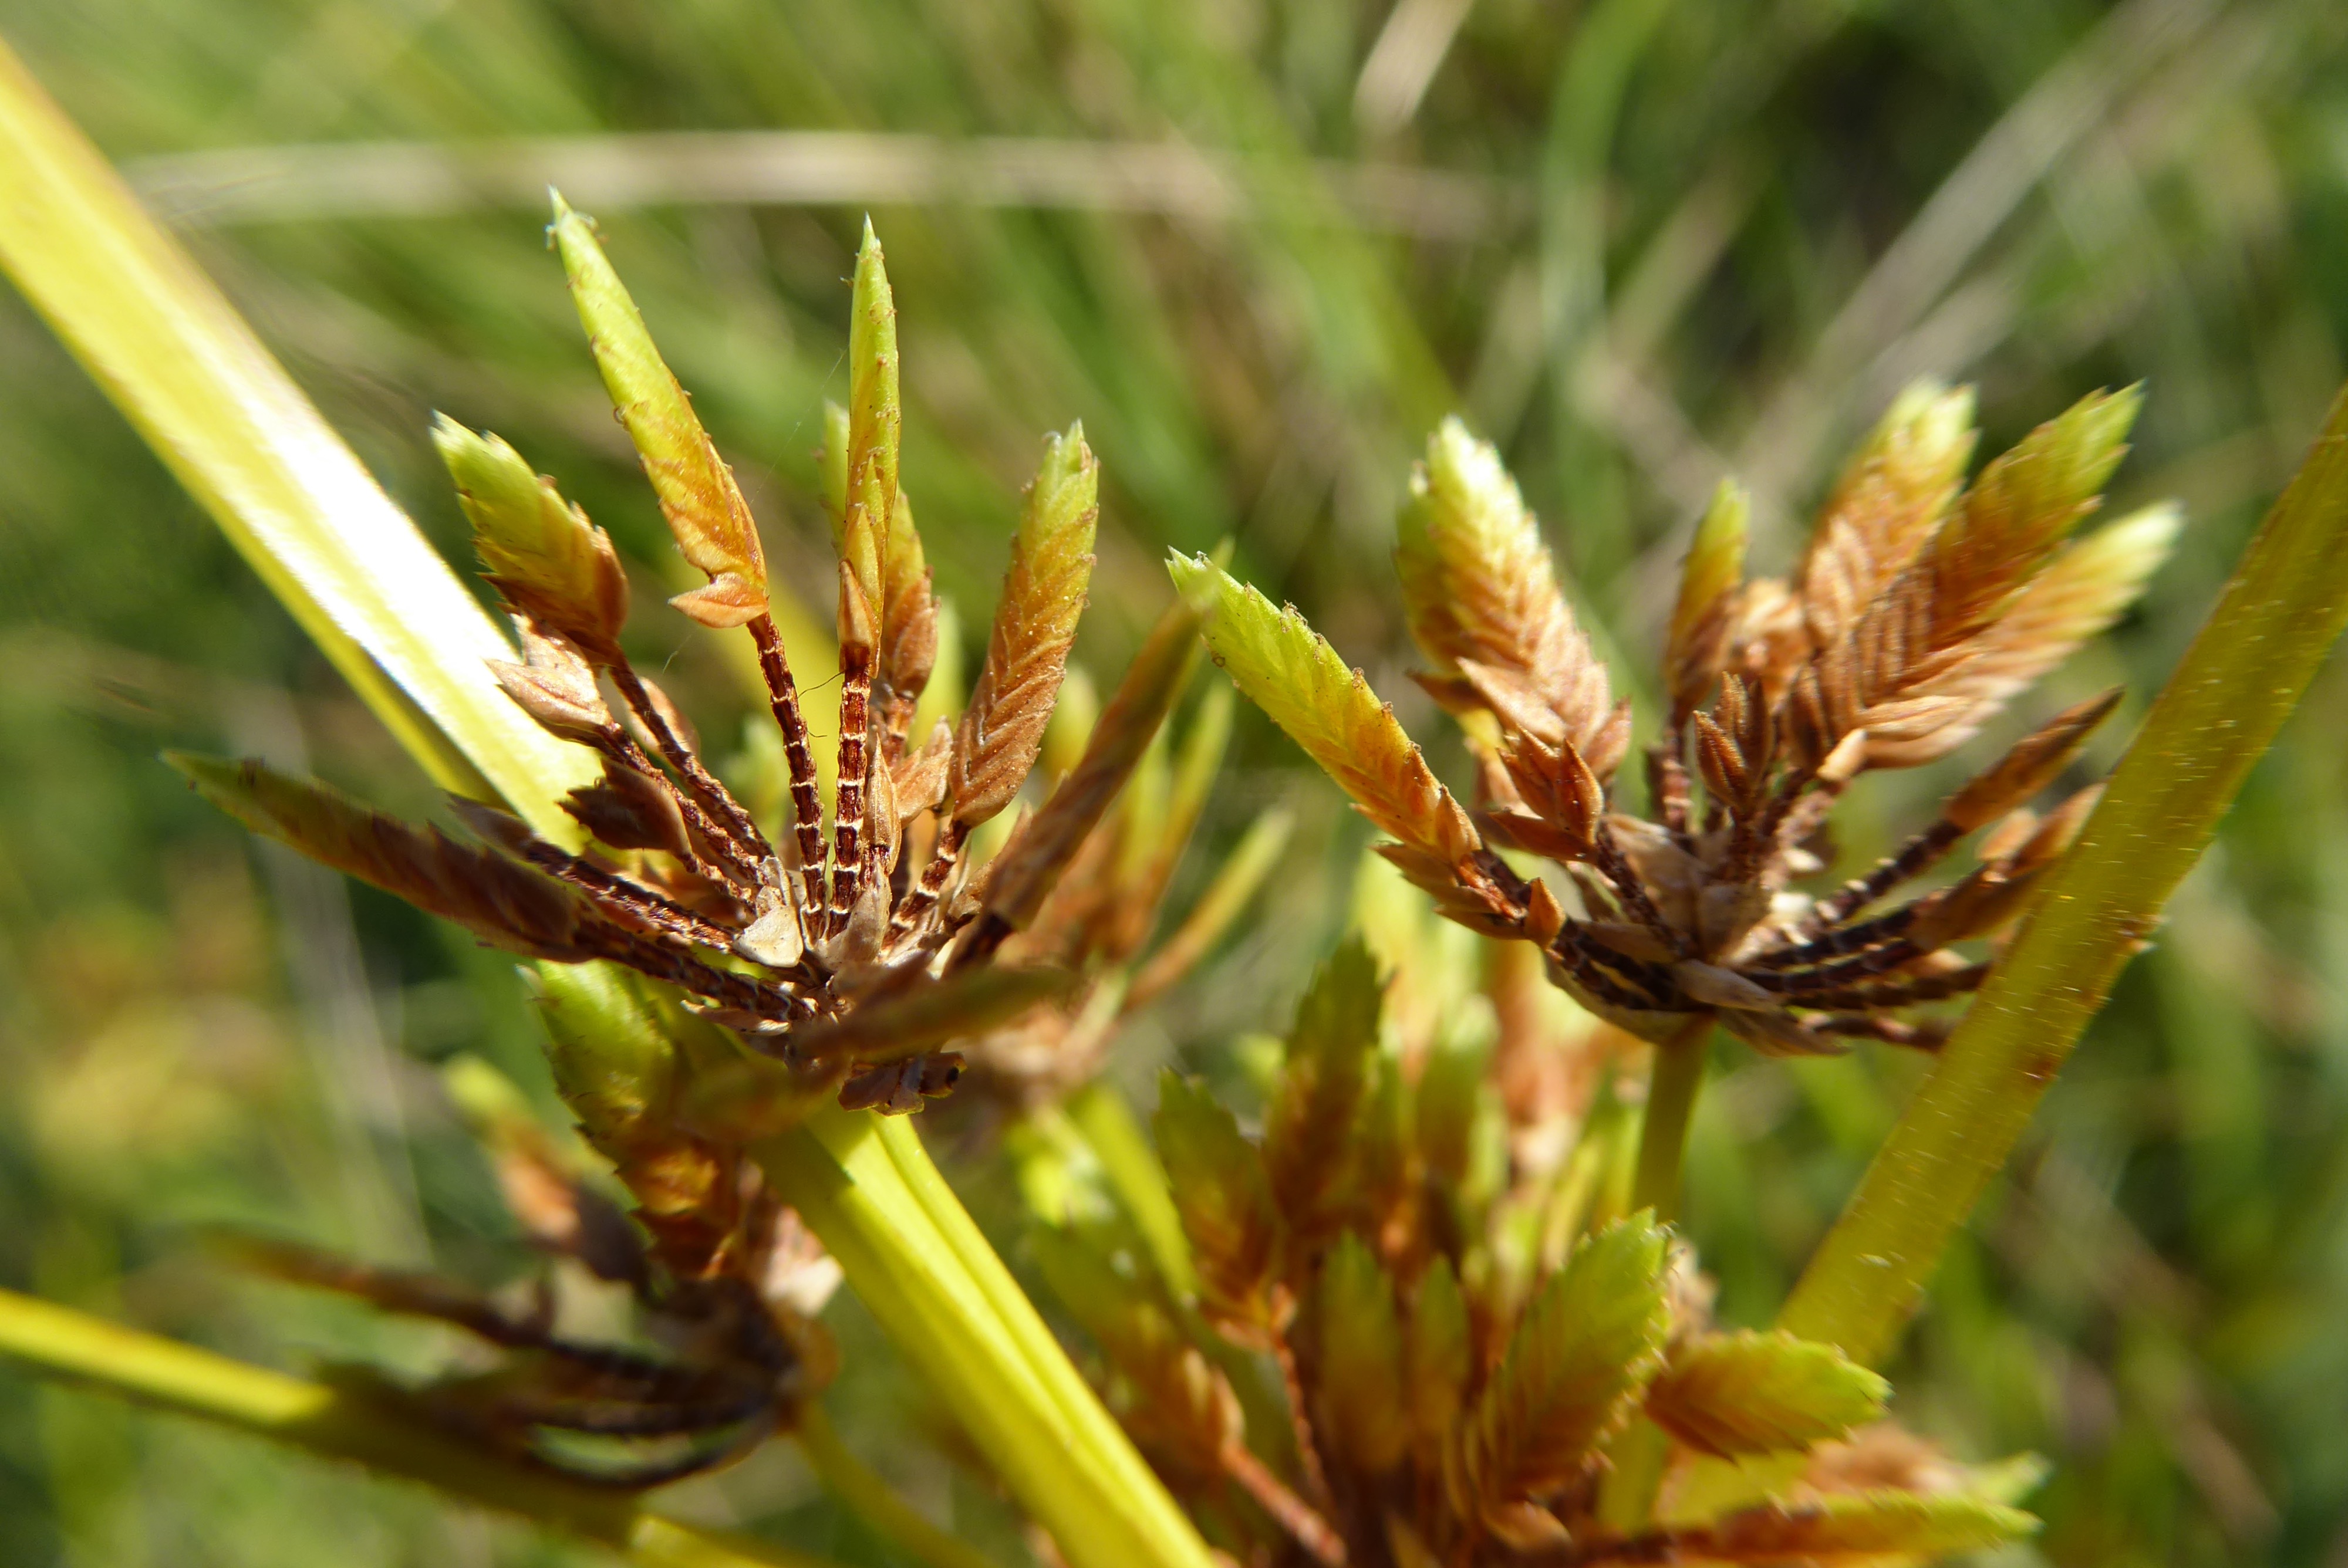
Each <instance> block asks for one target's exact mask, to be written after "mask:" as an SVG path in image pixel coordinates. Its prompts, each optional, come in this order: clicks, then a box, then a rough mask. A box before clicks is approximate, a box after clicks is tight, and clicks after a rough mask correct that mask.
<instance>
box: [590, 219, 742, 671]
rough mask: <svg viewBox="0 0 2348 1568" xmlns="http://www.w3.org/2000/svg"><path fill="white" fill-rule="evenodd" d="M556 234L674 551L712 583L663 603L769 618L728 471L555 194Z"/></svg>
mask: <svg viewBox="0 0 2348 1568" xmlns="http://www.w3.org/2000/svg"><path fill="white" fill-rule="evenodd" d="M553 234H554V244H555V248H556V249H557V250H558V251H561V253H562V269H563V272H564V273H565V274H566V275H567V276H568V277H569V278H570V280H571V293H572V300H573V302H575V303H576V304H577V305H578V307H579V321H580V323H581V324H582V326H584V327H585V328H586V329H587V342H588V344H589V346H590V347H592V349H593V350H594V352H595V365H596V368H597V369H598V370H600V371H602V373H603V386H604V388H605V390H606V391H608V392H609V393H610V394H611V395H612V406H613V409H615V410H617V411H618V413H619V415H620V423H621V424H622V425H625V426H626V427H627V432H628V438H629V439H630V440H631V441H633V442H634V443H635V446H636V455H637V456H639V457H640V458H642V459H643V461H644V476H645V477H647V478H649V479H650V480H651V481H652V485H653V493H654V495H656V496H658V497H660V506H661V513H662V515H663V516H664V517H665V518H667V519H668V526H669V531H670V532H671V533H672V534H674V535H675V536H676V545H677V548H678V549H680V550H682V551H683V552H684V553H685V559H686V560H689V561H691V562H692V563H693V564H694V565H695V566H696V567H699V568H700V569H702V570H703V571H705V572H706V573H708V574H709V579H710V580H709V586H708V587H707V588H702V589H695V590H694V591H693V592H691V593H685V594H679V595H678V596H677V597H676V598H675V599H674V600H670V601H669V602H670V603H672V604H675V606H676V607H677V608H678V609H679V610H684V611H685V613H686V614H687V615H690V616H692V617H693V618H694V619H695V620H698V621H700V622H701V623H702V624H703V625H705V626H713V627H721V628H722V627H728V626H739V625H741V624H742V623H743V622H745V621H747V620H756V619H757V617H759V616H761V615H764V614H765V613H766V612H767V562H766V558H765V556H764V555H763V554H762V553H761V551H760V549H759V547H758V528H757V524H756V523H755V522H753V521H752V520H751V518H750V507H749V505H748V503H747V502H745V501H744V500H743V499H742V492H741V490H740V488H739V487H736V484H735V483H734V474H733V471H732V470H731V469H729V468H727V467H726V464H725V463H724V462H723V461H722V460H721V459H720V458H719V457H718V456H717V448H716V446H714V445H712V444H711V442H710V439H709V435H708V432H706V431H705V430H704V429H702V427H701V419H700V416H699V415H696V414H695V413H694V411H693V400H692V399H691V398H689V397H687V396H685V388H683V387H681V386H679V385H678V384H677V383H676V377H675V375H673V374H670V372H669V368H668V365H667V364H666V363H665V362H664V361H663V360H662V358H661V356H660V350H659V349H657V348H655V347H654V345H653V338H652V333H650V332H649V331H647V330H646V329H645V326H644V317H643V316H642V315H641V314H639V313H637V311H636V302H635V301H633V300H632V299H630V298H629V297H628V291H627V289H626V288H625V286H623V284H622V283H621V282H620V275H619V274H618V273H617V272H613V270H612V263H611V261H610V259H609V258H607V257H606V256H605V255H604V254H603V247H602V245H601V244H600V243H598V242H597V241H596V239H595V231H594V226H593V225H592V223H591V222H590V221H589V220H587V219H585V218H583V217H582V216H581V215H580V214H578V213H576V212H573V211H572V210H571V208H570V205H569V204H568V203H567V202H565V201H564V200H562V198H561V196H559V195H558V196H556V197H555V198H554V224H553Z"/></svg>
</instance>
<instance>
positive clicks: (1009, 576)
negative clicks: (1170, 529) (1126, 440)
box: [946, 425, 1100, 829]
mask: <svg viewBox="0 0 2348 1568" xmlns="http://www.w3.org/2000/svg"><path fill="white" fill-rule="evenodd" d="M1099 494H1100V467H1099V465H1098V464H1097V462H1096V461H1095V460H1094V458H1093V455H1092V451H1091V449H1090V448H1089V447H1087V446H1086V445H1085V438H1084V429H1083V427H1082V426H1081V425H1075V426H1071V427H1070V428H1069V431H1068V433H1067V434H1066V436H1051V437H1049V438H1047V440H1046V442H1045V454H1044V465H1043V467H1042V468H1041V469H1039V470H1038V471H1037V473H1036V476H1035V483H1034V484H1032V485H1030V486H1029V487H1028V489H1027V504H1026V507H1025V513H1024V515H1023V516H1022V517H1021V518H1020V523H1019V533H1018V537H1017V538H1014V540H1013V541H1012V546H1011V565H1010V567H1009V569H1007V570H1006V571H1005V572H1004V577H1003V596H1002V598H1001V599H1000V600H997V601H996V603H995V607H994V630H993V631H992V632H991V633H990V635H989V636H988V638H987V644H986V663H985V665H984V666H983V668H982V669H981V670H980V671H979V676H978V682H977V684H976V685H975V686H973V688H972V690H971V697H970V706H969V707H968V708H966V709H964V710H963V716H962V725H961V728H960V729H959V730H957V731H956V733H955V734H954V752H953V768H952V771H951V774H950V775H949V779H948V783H947V786H946V793H947V796H948V799H949V801H950V803H951V805H952V809H953V820H954V821H955V822H956V823H957V824H958V825H961V826H962V827H963V828H965V829H967V828H970V827H974V826H976V825H978V824H980V823H982V822H984V821H985V820H986V819H987V818H989V817H991V816H993V815H994V814H995V813H997V812H999V811H1001V810H1002V809H1003V808H1004V806H1006V805H1008V804H1011V797H1012V796H1013V795H1014V794H1017V793H1018V790H1019V786H1020V784H1022V783H1023V782H1024V781H1025V779H1026V777H1027V774H1028V771H1029V770H1030V769H1031V768H1033V767H1034V766H1035V753H1037V751H1039V750H1040V749H1041V748H1042V746H1043V743H1044V727H1045V723H1047V722H1048V721H1049V720H1050V718H1051V716H1052V706H1053V703H1054V702H1055V701H1056V699H1057V697H1058V695H1059V691H1060V680H1061V676H1062V675H1063V674H1064V673H1065V671H1066V669H1067V662H1068V648H1069V646H1070V644H1071V643H1073V642H1074V641H1075V640H1076V618H1077V617H1078V616H1079V615H1080V614H1082V613H1083V610H1084V607H1085V592H1086V587H1087V585H1088V584H1089V583H1090V582H1091V580H1092V567H1093V557H1092V548H1093V531H1094V527H1095V525H1096V523H1097V520H1098V518H1099V516H1100V507H1099Z"/></svg>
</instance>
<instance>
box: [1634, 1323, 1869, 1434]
mask: <svg viewBox="0 0 2348 1568" xmlns="http://www.w3.org/2000/svg"><path fill="white" fill-rule="evenodd" d="M1889 1396H1890V1385H1889V1384H1887V1383H1886V1382H1884V1380H1883V1379H1882V1378H1880V1377H1879V1376H1877V1375H1876V1374H1875V1373H1873V1372H1871V1371H1869V1370H1868V1369H1867V1368H1864V1367H1860V1366H1857V1365H1854V1364H1853V1363H1852V1362H1850V1361H1848V1360H1845V1359H1844V1358H1843V1356H1842V1353H1841V1352H1840V1351H1838V1350H1837V1349H1836V1348H1834V1347H1833V1346H1831V1345H1820V1344H1818V1343H1816V1342H1814V1341H1811V1340H1807V1339H1797V1338H1795V1337H1793V1336H1792V1335H1790V1334H1787V1333H1786V1332H1785V1331H1784V1330H1782V1329H1780V1330H1778V1331H1776V1332H1775V1333H1768V1334H1761V1333H1756V1332H1755V1331H1753V1330H1752V1329H1749V1328H1748V1329H1744V1330H1740V1331H1739V1332H1737V1333H1735V1334H1704V1335H1699V1336H1697V1337H1694V1338H1693V1339H1690V1340H1688V1341H1686V1342H1684V1343H1683V1344H1681V1345H1679V1346H1676V1347H1674V1348H1673V1351H1672V1354H1671V1359H1670V1361H1669V1362H1668V1363H1667V1364H1666V1365H1665V1366H1664V1368H1663V1371H1662V1372H1661V1373H1659V1374H1658V1375H1657V1376H1656V1378H1655V1380H1654V1381H1653V1383H1651V1384H1649V1385H1648V1387H1647V1414H1648V1415H1649V1416H1650V1417H1652V1418H1653V1420H1654V1422H1655V1424H1656V1425H1657V1426H1660V1427H1662V1428H1663V1430H1665V1431H1667V1432H1669V1433H1671V1434H1672V1436H1673V1437H1674V1438H1676V1439H1678V1440H1680V1441H1681V1442H1683V1443H1685V1444H1687V1445H1688V1446H1689V1447H1690V1448H1694V1449H1701V1450H1704V1452H1706V1453H1709V1454H1716V1455H1718V1456H1720V1457H1722V1458H1729V1457H1733V1456H1735V1455H1738V1454H1766V1453H1781V1452H1786V1451H1788V1450H1803V1449H1808V1448H1810V1447H1812V1446H1814V1445H1815V1444H1818V1443H1822V1442H1826V1441H1828V1440H1833V1439H1837V1438H1840V1437H1843V1436H1845V1435H1847V1434H1848V1433H1849V1431H1850V1430H1851V1429H1852V1428H1853V1427H1856V1426H1859V1425H1860V1424H1862V1423H1863V1422H1867V1421H1871V1420H1874V1419H1876V1418H1878V1417H1879V1416H1880V1415H1882V1413H1883V1401H1884V1400H1885V1399H1886V1398H1888V1397H1889Z"/></svg>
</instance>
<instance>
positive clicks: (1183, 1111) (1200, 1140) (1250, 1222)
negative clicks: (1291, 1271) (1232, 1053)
mask: <svg viewBox="0 0 2348 1568" xmlns="http://www.w3.org/2000/svg"><path fill="white" fill-rule="evenodd" d="M1153 1125H1154V1127H1155V1130H1156V1132H1157V1134H1158V1153H1159V1158H1160V1159H1162V1160H1164V1161H1165V1163H1166V1176H1167V1180H1168V1181H1169V1184H1171V1185H1172V1188H1173V1192H1174V1206H1175V1208H1176V1209H1178V1210H1179V1211H1180V1213H1181V1215H1182V1233H1183V1234H1184V1235H1187V1236H1189V1238H1190V1254H1191V1257H1192V1260H1193V1261H1194V1262H1195V1263H1196V1265H1197V1266H1198V1271H1199V1296H1200V1306H1201V1307H1203V1308H1204V1309H1205V1310H1206V1312H1207V1314H1208V1316H1209V1317H1213V1318H1215V1319H1216V1320H1217V1322H1218V1324H1219V1326H1223V1327H1226V1329H1227V1331H1232V1332H1235V1334H1236V1337H1240V1338H1241V1339H1243V1340H1252V1339H1255V1338H1260V1337H1262V1334H1263V1333H1264V1332H1265V1331H1268V1330H1269V1329H1271V1328H1272V1327H1274V1320H1273V1305H1272V1299H1271V1296H1270V1291H1271V1287H1272V1267H1273V1264H1274V1262H1275V1258H1276V1254H1277V1250H1278V1246H1279V1240H1280V1218H1279V1214H1278V1212H1277V1211H1276V1210H1275V1209H1274V1208H1273V1206H1272V1185H1271V1184H1270V1183H1269V1182H1268V1181H1266V1180H1265V1178H1264V1172H1263V1162H1262V1159H1261V1158H1259V1157H1258V1155H1257V1153H1256V1151H1255V1146H1254V1145H1253V1144H1251V1143H1249V1142H1248V1141H1247V1140H1246V1139H1245V1138H1242V1137H1241V1136H1240V1127H1239V1122H1238V1121H1237V1120H1236V1119H1235V1118H1233V1116H1232V1115H1231V1112H1229V1111H1228V1110H1226V1109H1225V1108H1224V1107H1223V1106H1222V1105H1220V1103H1218V1102H1216V1100H1215V1098H1214V1096H1213V1095H1211V1094H1210V1093H1208V1092H1207V1089H1206V1086H1205V1085H1204V1084H1201V1083H1199V1082H1196V1081H1191V1080H1186V1079H1183V1078H1181V1077H1179V1076H1177V1075H1176V1074H1175V1073H1173V1072H1170V1071H1169V1072H1166V1073H1163V1074H1161V1075H1160V1076H1159V1081H1158V1115H1157V1117H1156V1120H1155V1122H1154V1123H1153Z"/></svg>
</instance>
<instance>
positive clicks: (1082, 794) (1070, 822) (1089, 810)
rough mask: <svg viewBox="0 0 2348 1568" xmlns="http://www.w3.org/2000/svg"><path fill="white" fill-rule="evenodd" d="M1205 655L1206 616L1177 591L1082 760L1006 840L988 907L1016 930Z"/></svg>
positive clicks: (1030, 914)
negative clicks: (1201, 636) (1203, 621)
mask: <svg viewBox="0 0 2348 1568" xmlns="http://www.w3.org/2000/svg"><path fill="white" fill-rule="evenodd" d="M1198 661H1199V617H1198V614H1197V612H1196V611H1194V610H1191V608H1190V607H1189V605H1188V604H1187V603H1185V602H1183V600H1181V599H1180V598H1179V597H1178V598H1177V599H1176V600H1175V601H1174V602H1173V603H1172V604H1171V605H1169V606H1168V607H1167V609H1166V610H1165V611H1164V613H1162V614H1161V615H1159V618H1158V624H1157V625H1156V626H1155V627H1153V628H1151V629H1150V632H1149V636H1148V639H1147V640H1146V641H1144V642H1143V643H1142V645H1141V650H1140V651H1139V652H1138V653H1136V654H1135V655H1134V659H1133V662H1132V664H1131V665H1129V666H1128V668H1127V670H1126V672H1125V678H1124V679H1123V680H1122V681H1120V682H1117V690H1116V691H1115V692H1112V693H1111V694H1110V696H1109V700H1108V704H1107V706H1106V707H1104V708H1103V709H1102V710H1101V712H1100V717H1099V718H1098V719H1097V721H1096V722H1095V723H1094V724H1093V733H1092V735H1091V737H1090V738H1089V739H1088V740H1087V741H1086V743H1085V750H1084V754H1083V755H1082V756H1081V757H1079V758H1078V759H1077V761H1076V766H1075V767H1073V768H1071V769H1070V770H1069V771H1068V775H1067V776H1066V778H1064V779H1062V780H1061V781H1060V783H1059V785H1058V787H1057V788H1056V789H1054V790H1053V792H1052V795H1051V798H1050V799H1048V800H1046V801H1045V803H1044V804H1043V806H1042V808H1041V809H1040V810H1038V811H1037V812H1036V813H1035V815H1034V816H1032V817H1030V818H1028V820H1027V822H1026V824H1025V825H1024V826H1022V827H1021V828H1020V830H1019V835H1018V836H1017V837H1016V838H1015V839H1014V840H1013V841H1012V842H1011V843H1010V844H1009V845H1005V846H1004V851H1003V853H1002V855H1001V856H999V857H998V859H997V861H996V864H995V866H994V873H993V875H992V876H991V877H990V879H989V882H988V886H987V893H986V907H987V909H988V912H989V913H991V914H993V915H995V916H997V917H1000V918H1001V919H1002V920H1003V921H1004V923H1005V924H1006V925H1008V926H1010V927H1013V928H1014V929H1022V928H1025V927H1026V926H1027V924H1028V923H1029V922H1030V921H1032V920H1034V919H1035V914H1036V911H1037V910H1038V909H1040V908H1042V907H1043V904H1044V899H1045V896H1046V895H1048V894H1049V893H1050V892H1051V890H1052V887H1053V885H1054V883H1055V881H1056V879H1057V877H1058V876H1059V875H1060V873H1061V872H1062V871H1063V870H1064V869H1066V866H1068V864H1069V862H1070V861H1071V860H1072V859H1073V858H1074V856H1076V851H1077V849H1078V848H1079V847H1080V846H1081V845H1084V844H1085V843H1086V841H1087V839H1089V838H1090V837H1091V836H1092V833H1093V829H1094V828H1095V827H1097V826H1098V825H1099V824H1100V820H1101V817H1102V815H1103V814H1104V813H1105V812H1107V809H1108V805H1109V802H1110V801H1111V800H1113V799H1115V798H1116V796H1117V792H1118V791H1119V790H1121V789H1123V788H1124V787H1125V783H1126V780H1127V779H1128V778H1130V777H1131V776H1132V774H1133V770H1134V768H1135V767H1136V766H1137V765H1138V764H1139V763H1140V761H1141V754H1142V753H1143V752H1144V751H1145V750H1147V749H1148V745H1149V743H1150V741H1151V740H1152V738H1153V737H1155V736H1156V735H1157V733H1158V732H1159V726H1160V725H1162V724H1163V723H1165V722H1166V714H1167V712H1168V711H1169V709H1171V708H1172V707H1173V705H1174V702H1175V699H1176V698H1178V697H1179V696H1180V695H1181V694H1182V689H1183V687H1184V686H1186V685H1188V684H1189V681H1190V675H1191V671H1193V670H1195V669H1196V668H1197V667H1198Z"/></svg>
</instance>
